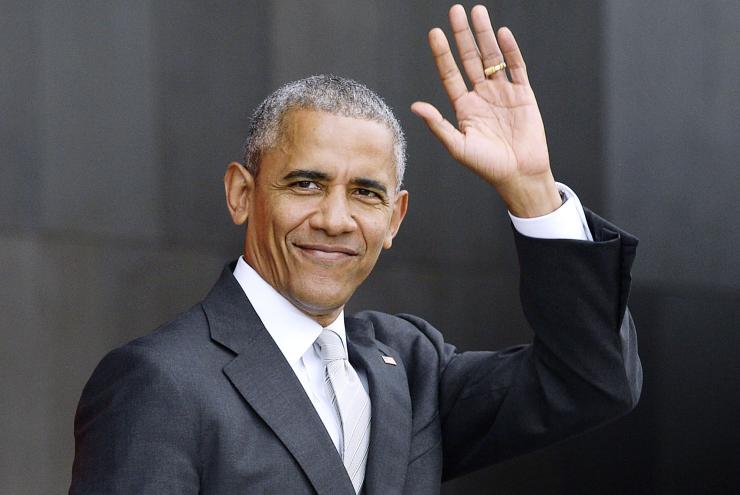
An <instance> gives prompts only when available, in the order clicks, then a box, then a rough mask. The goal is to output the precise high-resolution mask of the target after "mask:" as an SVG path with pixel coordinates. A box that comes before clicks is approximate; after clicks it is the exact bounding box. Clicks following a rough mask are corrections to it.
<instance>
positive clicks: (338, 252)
mask: <svg viewBox="0 0 740 495" xmlns="http://www.w3.org/2000/svg"><path fill="white" fill-rule="evenodd" d="M294 246H295V247H297V248H298V250H299V251H300V252H301V253H302V254H303V255H304V256H306V257H308V258H309V259H312V260H314V261H319V262H324V263H325V262H327V261H343V260H347V259H350V258H353V257H355V256H357V254H358V253H357V251H356V250H355V249H352V248H350V247H347V246H335V245H329V244H294Z"/></svg>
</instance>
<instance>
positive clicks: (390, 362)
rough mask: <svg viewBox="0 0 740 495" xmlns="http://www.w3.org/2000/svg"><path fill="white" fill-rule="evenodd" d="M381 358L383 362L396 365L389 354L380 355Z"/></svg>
mask: <svg viewBox="0 0 740 495" xmlns="http://www.w3.org/2000/svg"><path fill="white" fill-rule="evenodd" d="M382 358H383V362H384V363H385V364H392V365H393V366H397V364H396V360H395V359H393V358H392V357H391V356H382Z"/></svg>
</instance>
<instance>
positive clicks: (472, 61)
mask: <svg viewBox="0 0 740 495" xmlns="http://www.w3.org/2000/svg"><path fill="white" fill-rule="evenodd" d="M450 26H451V27H452V33H453V35H454V36H455V44H457V52H458V53H459V54H460V61H461V62H462V65H463V68H464V69H465V74H466V75H467V76H468V79H470V82H471V83H473V85H475V84H478V83H479V82H481V81H483V80H485V78H486V75H485V74H484V73H483V62H481V56H480V52H479V51H478V46H477V45H476V44H475V38H473V33H472V32H471V31H470V26H469V25H468V16H467V14H466V13H465V9H464V8H463V6H462V5H453V6H452V8H451V9H450Z"/></svg>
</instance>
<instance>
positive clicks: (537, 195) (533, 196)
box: [498, 171, 563, 218]
mask: <svg viewBox="0 0 740 495" xmlns="http://www.w3.org/2000/svg"><path fill="white" fill-rule="evenodd" d="M498 192H499V194H500V195H501V198H502V199H503V200H504V203H506V207H507V208H508V209H509V211H510V212H511V214H512V215H514V216H516V217H519V218H534V217H541V216H544V215H547V214H548V213H552V212H553V211H555V210H557V209H558V208H560V206H561V205H562V204H563V199H562V197H561V196H560V192H559V191H558V188H557V186H556V185H555V179H554V178H553V177H552V174H551V173H550V172H549V171H548V172H547V174H546V176H544V177H540V178H526V179H519V180H517V181H515V182H514V183H511V184H506V185H502V186H500V187H499V188H498Z"/></svg>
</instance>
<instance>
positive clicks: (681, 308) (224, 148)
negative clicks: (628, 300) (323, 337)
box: [0, 0, 740, 494]
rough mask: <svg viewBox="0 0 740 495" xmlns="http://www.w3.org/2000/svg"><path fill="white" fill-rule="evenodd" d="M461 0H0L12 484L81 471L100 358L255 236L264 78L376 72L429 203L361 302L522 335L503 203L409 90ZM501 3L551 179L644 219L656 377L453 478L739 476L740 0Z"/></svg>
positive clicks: (450, 325)
mask: <svg viewBox="0 0 740 495" xmlns="http://www.w3.org/2000/svg"><path fill="white" fill-rule="evenodd" d="M466 6H467V7H470V6H471V5H466ZM447 7H448V5H447V4H446V3H444V2H441V1H437V0H435V1H421V0H413V1H408V2H397V1H391V0H383V1H376V2H353V3H349V2H340V1H336V0H335V1H330V0H322V1H320V2H302V1H298V0H293V1H279V2H270V3H268V2H256V1H255V2H225V1H223V2H208V3H205V2H203V3H195V2H189V3H184V2H175V1H172V0H163V1H159V2H152V1H138V2H137V1H131V2H79V1H78V2H64V3H61V2H51V1H37V2H18V1H12V0H0V88H2V91H0V149H1V150H2V153H0V157H1V158H0V160H2V166H0V280H2V284H0V314H2V315H3V318H2V320H1V321H2V335H3V336H4V339H3V340H2V344H0V369H2V374H0V397H2V401H1V402H0V446H1V448H0V493H13V494H15V493H23V494H36V493H38V494H41V493H44V494H47V493H64V492H65V491H66V487H67V485H68V482H69V475H70V468H71V462H72V457H73V438H72V420H73V416H74V409H75V406H76V402H77V400H78V398H79V394H80V392H81V389H82V386H83V385H84V383H85V381H86V379H87V378H88V376H89V374H90V373H91V371H92V369H93V367H94V366H95V364H96V363H97V362H98V360H99V359H100V358H101V357H102V356H103V354H104V353H105V352H106V351H107V350H109V349H111V348H112V347H114V346H116V345H119V344H120V343H123V342H125V341H127V340H130V339H132V338H134V337H137V336H139V335H142V334H145V333H147V332H148V331H150V330H152V329H153V328H155V327H156V326H157V325H158V324H159V323H161V322H163V321H166V320H167V319H169V318H171V317H172V316H173V315H174V314H176V313H177V312H178V311H181V310H183V309H185V308H187V307H188V306H189V305H190V304H192V303H194V302H196V301H197V300H198V299H200V298H201V297H202V296H203V295H204V293H205V292H206V291H207V289H208V288H209V287H210V285H211V284H212V283H213V281H214V280H215V279H216V277H217V276H218V274H219V271H220V269H221V266H222V264H223V263H224V262H225V261H227V260H229V259H231V258H234V257H236V256H237V255H238V253H239V252H240V249H241V237H242V233H241V231H240V229H238V228H235V227H233V226H232V225H231V224H230V221H229V218H228V214H227V212H226V210H225V208H224V201H223V196H222V194H223V192H222V185H221V177H222V175H223V172H224V170H225V165H226V163H228V162H229V161H230V160H232V159H237V158H238V157H239V154H240V150H241V143H242V139H243V137H244V135H245V130H246V128H247V125H248V117H249V114H250V113H251V111H252V109H253V108H254V107H255V106H256V105H257V104H258V103H259V101H260V100H261V99H262V98H263V97H264V96H265V95H266V94H267V93H268V92H269V91H270V90H272V89H274V88H275V87H276V86H277V85H279V84H281V83H283V82H286V81H289V80H292V79H295V78H298V77H302V76H305V75H308V74H312V73H319V72H335V73H338V74H341V75H345V76H350V77H354V78H356V79H358V80H361V81H364V82H366V83H367V84H368V85H369V86H371V87H372V88H374V89H376V90H377V91H378V92H379V93H381V94H382V95H383V96H384V97H385V98H386V99H387V101H388V102H389V103H390V104H391V105H392V106H393V107H394V108H395V109H396V111H397V114H398V116H399V118H400V119H401V121H402V124H403V125H404V127H405V129H406V131H407V134H408V141H409V156H410V160H409V169H408V175H407V180H406V183H407V186H408V189H409V190H410V192H411V210H410V213H409V215H408V217H407V220H406V222H405V223H404V226H403V229H402V231H401V234H400V235H399V237H398V240H397V242H396V243H395V246H394V249H393V250H391V251H390V252H388V253H386V254H385V255H384V256H383V257H382V258H381V261H380V263H379V265H378V267H377V269H376V271H375V272H374V273H373V275H371V277H370V278H369V279H368V281H367V282H366V284H365V285H364V286H363V287H362V288H361V289H360V290H359V291H358V293H357V294H356V296H355V298H354V299H353V301H352V302H351V305H350V306H351V309H360V308H374V309H382V310H385V311H389V312H400V311H404V312H413V313H416V314H420V315H422V316H424V317H426V318H427V319H428V320H429V321H431V322H432V323H434V324H435V325H437V326H438V327H439V328H442V329H444V330H445V331H446V335H447V337H448V340H450V341H452V342H454V343H456V344H458V346H459V347H460V348H463V349H472V348H494V347H500V346H504V345H510V344H514V343H519V342H522V341H526V340H527V339H528V338H529V331H528V330H527V329H526V325H525V323H524V320H523V317H522V316H521V310H520V306H519V303H518V300H517V292H516V283H517V276H518V273H517V268H516V258H515V253H514V250H513V245H512V240H511V234H510V227H509V224H508V219H507V216H506V213H505V210H504V209H503V207H502V204H501V202H500V200H498V199H497V197H496V195H495V194H494V193H493V192H492V191H491V190H489V189H488V188H487V187H486V186H484V185H483V184H481V183H480V181H479V180H477V179H476V178H475V177H473V176H472V174H470V173H468V172H467V171H465V170H463V169H462V168H461V167H460V166H458V165H457V164H456V163H454V161H453V160H451V159H450V158H448V157H447V156H446V153H445V152H444V150H443V149H442V147H441V145H439V144H438V143H437V142H436V141H435V140H434V139H433V138H432V137H431V135H429V133H428V131H427V130H426V128H425V127H424V126H423V124H422V123H421V122H418V121H417V120H416V118H415V117H414V116H413V115H411V113H410V111H409V110H408V107H409V105H410V103H411V102H412V101H414V100H416V99H425V100H427V101H431V102H433V103H435V104H438V105H439V106H440V108H442V109H445V111H448V109H449V106H448V104H447V103H446V101H445V98H444V95H443V92H442V91H441V89H440V87H439V83H438V80H437V76H436V75H435V71H434V67H433V62H432V59H431V57H430V55H429V53H428V48H427V46H426V32H427V30H428V28H430V27H432V26H434V25H441V26H446V10H447ZM491 8H492V9H493V12H494V19H495V22H497V23H498V24H507V25H509V26H510V27H511V28H512V29H513V30H514V32H515V33H516V34H517V35H518V38H519V41H520V44H521V45H522V48H523V51H524V54H525V57H526V59H527V62H528V65H529V68H530V77H531V79H532V83H533V85H534V88H535V91H536V94H537V96H538V101H539V102H540V106H541V109H542V112H543V116H544V119H545V124H546V128H547V132H548V141H549V144H550V150H551V158H552V163H553V169H554V170H555V174H556V177H557V178H558V179H559V180H561V181H563V182H566V183H568V184H569V185H571V186H572V187H573V188H575V189H576V191H577V192H578V193H579V195H580V196H581V198H582V199H583V201H584V203H586V204H587V205H589V206H590V207H592V208H593V209H595V210H597V211H599V212H602V213H606V214H608V215H609V216H610V217H611V218H612V219H614V220H615V221H616V222H618V223H619V224H620V225H622V226H624V227H625V228H626V229H628V230H632V231H634V232H635V233H636V234H638V235H639V236H640V237H641V238H642V241H643V242H642V245H641V246H640V250H639V258H638V263H637V265H636V267H635V274H634V275H635V277H634V278H635V291H634V293H633V309H634V312H635V316H636V318H637V320H638V325H639V326H640V331H641V334H640V335H641V340H640V342H641V346H642V355H643V360H644V362H645V364H646V388H645V392H644V395H643V402H642V404H641V405H640V406H639V408H638V410H637V411H636V412H635V413H634V414H633V415H631V416H628V417H626V418H624V419H622V420H620V421H618V422H616V423H614V424H612V425H610V426H608V427H606V428H603V429H601V430H598V431H595V432H591V433H588V434H586V435H583V436H581V437H578V438H576V439H573V440H570V441H567V442H564V443H562V444H560V445H558V446H555V447H551V448H549V449H546V450H544V451H542V452H539V453H534V454H531V455H528V456H525V457H522V458H519V459H515V460H512V461H510V462H507V463H504V464H502V465H499V466H495V467H493V468H490V469H487V470H483V471H481V472H479V473H475V474H473V475H470V476H468V477H466V478H463V479H461V480H458V481H454V482H452V483H449V484H448V485H446V486H445V488H444V492H445V493H447V494H454V493H507V494H511V493H678V492H680V491H681V489H682V488H687V489H688V488H690V487H694V486H701V487H707V486H711V487H715V488H716V490H715V491H714V493H722V491H721V489H722V488H723V486H724V485H719V484H718V483H730V484H728V485H727V486H733V485H732V484H731V483H732V480H731V477H732V474H731V473H733V472H734V471H733V470H732V469H731V466H733V465H734V466H736V465H737V462H734V463H733V457H732V456H731V453H732V449H731V447H732V446H733V445H737V444H738V442H737V428H732V425H734V419H733V418H732V417H731V415H732V413H731V412H732V411H737V410H738V407H737V406H738V404H737V399H736V397H737V393H736V392H735V390H737V387H738V385H740V384H739V383H738V378H737V377H738V376H740V374H738V373H737V372H738V371H740V370H738V369H737V364H736V363H737V360H736V359H734V358H733V356H736V355H737V352H736V350H735V349H737V348H740V345H738V339H737V337H736V335H737V333H736V332H735V331H734V329H736V327H737V322H738V321H740V315H738V312H737V309H736V306H737V301H738V300H739V299H740V297H738V296H740V286H739V284H738V280H739V279H740V277H739V275H740V264H739V263H738V259H737V258H738V257H737V255H736V254H735V252H736V251H737V247H736V246H737V245H738V244H740V243H739V242H738V241H739V240H740V239H738V232H739V231H738V229H737V228H736V227H735V224H736V220H735V218H736V217H737V205H736V200H735V198H734V194H733V193H734V192H736V191H737V184H738V183H740V181H738V172H737V170H738V168H737V167H736V165H735V163H734V161H733V159H735V158H736V157H737V156H738V151H740V149H738V144H737V142H738V141H737V139H736V136H737V134H738V132H737V131H738V130H740V129H738V119H737V110H738V107H739V106H740V105H739V104H740V95H739V94H738V89H737V88H738V84H737V81H738V75H739V74H738V64H737V63H736V62H737V60H736V59H737V47H738V46H740V43H738V42H740V39H739V38H738V32H739V31H740V30H739V29H738V27H739V26H740V18H739V17H738V11H739V10H740V9H739V8H738V6H737V3H736V2H720V1H713V2H702V3H686V4H679V3H678V2H668V1H660V2H652V3H649V5H644V4H643V3H638V2H634V1H628V2H576V1H568V2H528V3H525V2H515V1H512V0H507V1H502V2H499V3H497V4H495V5H491ZM439 301H445V304H444V305H441V304H439ZM491 320H493V321H495V322H496V325H493V326H491V325H490V321H491ZM733 350H734V351H733ZM687 387H688V388H687ZM732 401H734V402H732ZM733 435H734V436H733ZM735 450H736V449H735ZM735 459H736V458H735ZM625 473H629V475H625ZM728 478H730V481H727V480H728ZM718 480H721V481H718ZM712 483H714V485H712ZM734 486H737V484H735V485H734ZM663 489H665V490H666V491H661V490H663Z"/></svg>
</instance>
